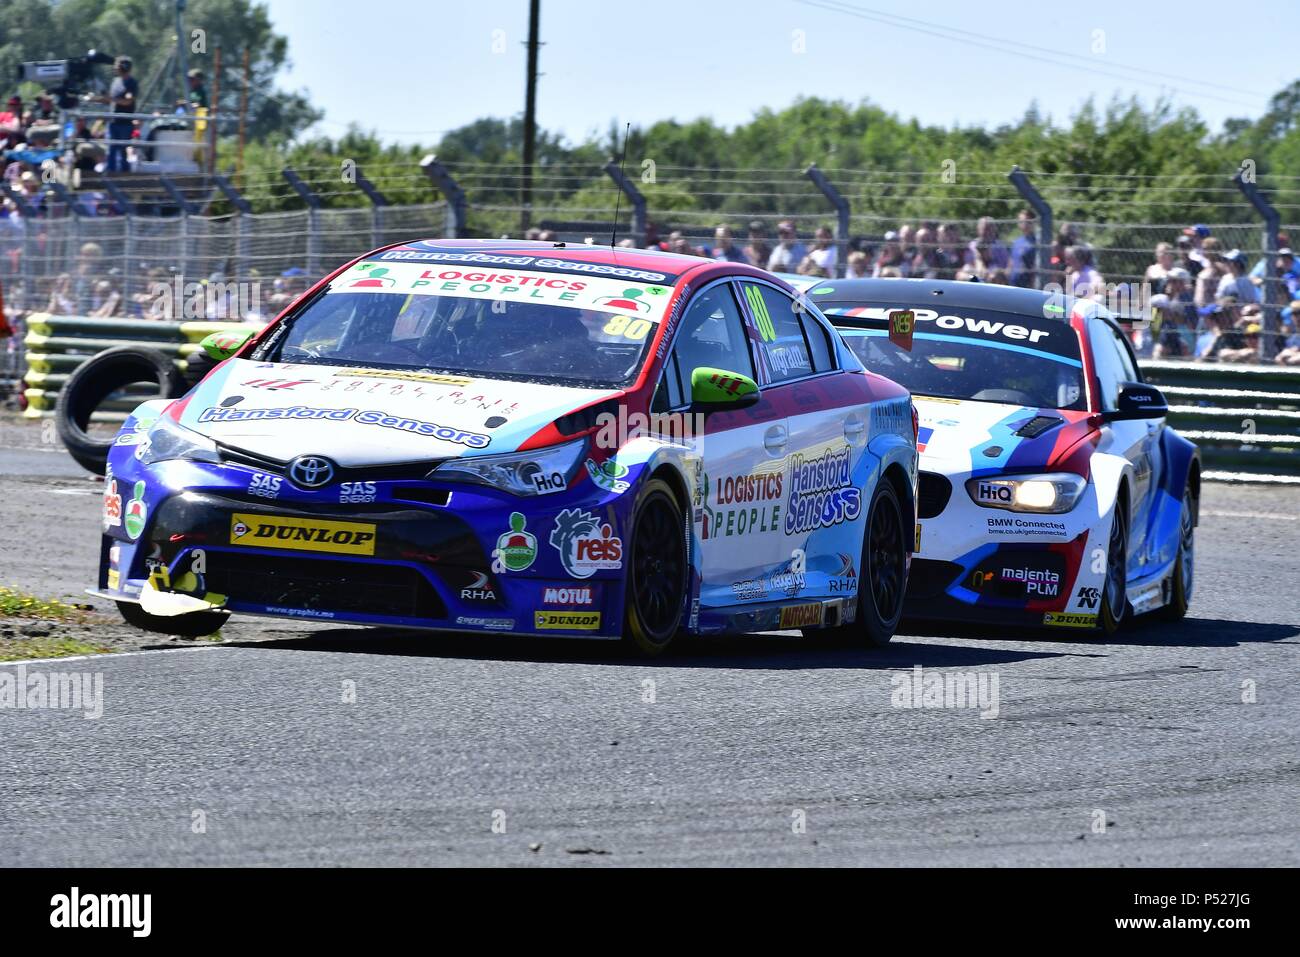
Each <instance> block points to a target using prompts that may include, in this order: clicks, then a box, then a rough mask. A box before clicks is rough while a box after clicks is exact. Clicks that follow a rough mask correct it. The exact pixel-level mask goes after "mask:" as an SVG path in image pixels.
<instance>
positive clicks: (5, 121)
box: [0, 96, 25, 149]
mask: <svg viewBox="0 0 1300 957" xmlns="http://www.w3.org/2000/svg"><path fill="white" fill-rule="evenodd" d="M24 139H25V137H24V135H23V100H22V97H20V96H11V97H9V102H8V103H7V104H6V105H5V108H4V110H3V111H0V149H13V148H14V147H16V146H17V145H18V144H19V143H21V142H22V141H23V140H24Z"/></svg>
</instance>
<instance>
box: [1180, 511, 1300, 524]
mask: <svg viewBox="0 0 1300 957" xmlns="http://www.w3.org/2000/svg"><path fill="white" fill-rule="evenodd" d="M1201 514H1202V515H1213V516H1214V517H1215V518H1261V519H1269V520H1271V521H1280V522H1300V515H1283V514H1282V513H1281V512H1224V511H1219V510H1218V509H1214V510H1211V509H1206V510H1205V511H1204V512H1202V513H1201Z"/></svg>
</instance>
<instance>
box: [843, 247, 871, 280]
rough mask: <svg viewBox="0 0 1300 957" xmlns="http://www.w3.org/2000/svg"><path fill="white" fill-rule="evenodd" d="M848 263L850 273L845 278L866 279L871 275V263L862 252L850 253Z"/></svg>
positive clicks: (857, 250) (856, 250) (858, 250)
mask: <svg viewBox="0 0 1300 957" xmlns="http://www.w3.org/2000/svg"><path fill="white" fill-rule="evenodd" d="M847 262H848V267H849V271H848V275H847V276H846V277H845V278H847V279H865V278H867V277H868V276H870V275H871V261H870V260H869V259H868V258H867V254H866V253H864V252H863V251H862V250H860V249H855V250H854V251H853V252H851V253H849V258H848V260H847Z"/></svg>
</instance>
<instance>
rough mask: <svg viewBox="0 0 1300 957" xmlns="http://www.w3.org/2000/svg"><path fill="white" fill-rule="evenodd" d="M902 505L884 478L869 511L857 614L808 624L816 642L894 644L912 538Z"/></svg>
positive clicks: (806, 633)
mask: <svg viewBox="0 0 1300 957" xmlns="http://www.w3.org/2000/svg"><path fill="white" fill-rule="evenodd" d="M903 528H904V524H903V508H902V506H901V505H900V504H899V502H898V493H897V492H895V491H894V487H893V485H892V484H891V483H889V482H884V481H882V482H879V483H878V484H877V485H876V491H875V494H874V495H872V497H871V507H870V508H869V509H868V510H867V528H866V531H865V532H864V533H863V536H862V562H861V575H860V576H859V578H858V615H857V620H856V621H854V622H853V624H851V625H839V626H837V627H835V628H817V629H812V628H810V629H807V630H806V631H805V632H804V635H805V636H806V637H808V638H811V639H813V640H814V641H818V642H821V641H823V640H829V641H833V642H836V643H839V642H841V641H851V642H854V643H856V644H865V645H867V646H869V647H873V648H880V647H883V646H884V645H887V644H889V640H890V639H891V638H893V637H894V632H895V631H896V630H897V629H898V622H899V621H900V620H901V619H902V617H903V596H904V594H905V593H906V591H907V538H906V536H905V535H904V533H903Z"/></svg>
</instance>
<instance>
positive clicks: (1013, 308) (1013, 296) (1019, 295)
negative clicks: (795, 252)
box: [806, 279, 1101, 319]
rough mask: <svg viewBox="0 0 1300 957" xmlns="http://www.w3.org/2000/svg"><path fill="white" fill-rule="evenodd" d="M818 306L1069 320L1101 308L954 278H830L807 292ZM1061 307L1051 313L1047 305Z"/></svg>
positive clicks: (1078, 300)
mask: <svg viewBox="0 0 1300 957" xmlns="http://www.w3.org/2000/svg"><path fill="white" fill-rule="evenodd" d="M806 292H807V294H808V297H809V298H810V299H811V300H812V302H814V303H821V302H838V303H844V302H863V303H871V304H872V305H877V306H900V307H911V308H918V309H920V308H928V309H962V308H967V309H986V310H990V311H993V312H1007V313H1013V314H1016V315H1022V316H1023V315H1028V316H1045V317H1046V316H1049V315H1051V316H1059V317H1060V318H1061V319H1065V318H1066V317H1067V316H1070V315H1073V314H1074V311H1075V310H1076V309H1080V310H1083V311H1084V314H1091V313H1092V312H1093V311H1094V310H1100V309H1101V307H1100V306H1099V305H1098V304H1097V303H1095V302H1092V301H1091V300H1088V299H1073V298H1071V297H1069V296H1063V295H1060V294H1055V295H1054V294H1052V293H1047V292H1041V291H1039V290H1037V289H1022V288H1021V287H1019V286H1003V285H999V284H996V283H987V282H957V281H955V280H952V279H825V280H822V281H821V282H820V283H818V284H817V285H815V286H813V287H812V288H810V289H808V290H806ZM1049 303H1050V304H1053V305H1057V306H1060V307H1062V308H1060V309H1053V310H1051V312H1050V313H1049V312H1046V311H1045V310H1044V308H1043V307H1044V305H1046V304H1049Z"/></svg>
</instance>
